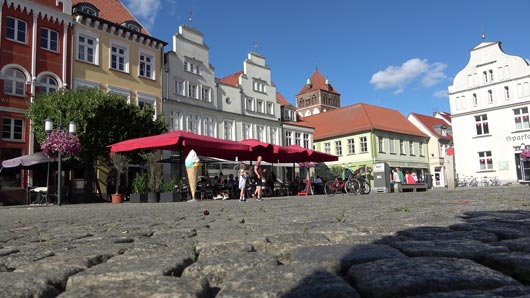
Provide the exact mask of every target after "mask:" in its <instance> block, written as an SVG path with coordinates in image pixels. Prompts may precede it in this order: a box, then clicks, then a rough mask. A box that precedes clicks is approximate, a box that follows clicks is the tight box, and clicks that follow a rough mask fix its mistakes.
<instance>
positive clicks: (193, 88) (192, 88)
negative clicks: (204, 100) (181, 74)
mask: <svg viewBox="0 0 530 298" xmlns="http://www.w3.org/2000/svg"><path fill="white" fill-rule="evenodd" d="M197 88H199V87H198V86H197V85H195V84H188V97H191V98H197Z"/></svg>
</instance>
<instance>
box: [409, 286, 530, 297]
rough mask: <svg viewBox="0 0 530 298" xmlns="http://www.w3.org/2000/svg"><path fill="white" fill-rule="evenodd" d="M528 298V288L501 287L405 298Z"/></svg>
mask: <svg viewBox="0 0 530 298" xmlns="http://www.w3.org/2000/svg"><path fill="white" fill-rule="evenodd" d="M502 297H506V298H508V297H509V298H530V287H523V286H521V287H502V288H498V289H493V290H485V291H483V290H467V291H454V292H439V293H431V294H427V295H420V296H409V297H407V298H502Z"/></svg>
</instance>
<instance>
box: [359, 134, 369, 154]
mask: <svg viewBox="0 0 530 298" xmlns="http://www.w3.org/2000/svg"><path fill="white" fill-rule="evenodd" d="M359 147H360V149H361V153H366V152H368V138H367V137H360V138H359Z"/></svg>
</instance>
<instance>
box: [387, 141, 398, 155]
mask: <svg viewBox="0 0 530 298" xmlns="http://www.w3.org/2000/svg"><path fill="white" fill-rule="evenodd" d="M388 144H389V147H390V148H389V149H390V154H396V153H397V152H396V140H395V139H389V140H388Z"/></svg>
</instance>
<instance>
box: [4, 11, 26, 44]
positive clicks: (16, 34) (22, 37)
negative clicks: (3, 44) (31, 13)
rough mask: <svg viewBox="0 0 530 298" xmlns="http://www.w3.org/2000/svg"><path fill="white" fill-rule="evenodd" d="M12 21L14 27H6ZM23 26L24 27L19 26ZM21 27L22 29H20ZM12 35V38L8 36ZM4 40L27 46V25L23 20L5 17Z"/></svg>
mask: <svg viewBox="0 0 530 298" xmlns="http://www.w3.org/2000/svg"><path fill="white" fill-rule="evenodd" d="M10 19H11V20H13V21H14V24H13V25H14V27H10V26H9V25H8V22H9V20H10ZM21 25H24V26H21ZM21 27H22V28H21ZM10 35H12V36H10ZM6 39H7V40H11V41H14V42H18V43H23V44H27V42H28V23H27V22H26V21H24V20H21V19H17V18H13V17H6Z"/></svg>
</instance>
